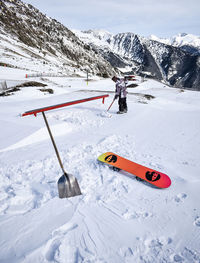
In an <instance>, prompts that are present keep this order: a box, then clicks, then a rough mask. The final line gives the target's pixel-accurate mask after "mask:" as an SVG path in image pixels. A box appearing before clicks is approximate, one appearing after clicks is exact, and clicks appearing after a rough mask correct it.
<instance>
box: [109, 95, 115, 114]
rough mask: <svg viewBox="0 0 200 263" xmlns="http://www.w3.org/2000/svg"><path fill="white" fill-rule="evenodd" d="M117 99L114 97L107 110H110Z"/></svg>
mask: <svg viewBox="0 0 200 263" xmlns="http://www.w3.org/2000/svg"><path fill="white" fill-rule="evenodd" d="M114 101H115V98H114V99H113V101H112V103H111V104H110V106H109V108H108V109H107V111H109V109H110V108H111V107H112V105H113V103H114Z"/></svg>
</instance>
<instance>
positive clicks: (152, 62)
mask: <svg viewBox="0 0 200 263" xmlns="http://www.w3.org/2000/svg"><path fill="white" fill-rule="evenodd" d="M74 32H75V34H77V35H78V36H79V37H80V38H81V39H82V40H83V41H84V42H85V43H87V44H88V45H90V46H92V47H93V49H96V50H98V52H100V53H101V54H102V56H104V58H105V59H107V60H108V61H109V62H110V63H111V65H113V66H114V67H119V68H120V70H122V71H130V72H131V71H133V72H137V73H138V74H141V73H144V72H145V73H146V74H149V75H150V76H152V77H154V78H156V79H158V80H161V81H164V82H165V83H167V84H169V85H172V86H176V87H180V88H182V87H185V88H190V89H196V90H199V89H200V88H199V82H200V63H199V61H200V56H199V55H198V54H197V53H196V52H195V53H194V52H193V53H191V50H192V47H191V48H190V50H189V48H188V45H186V44H183V43H186V42H182V45H181V46H180V45H178V44H175V43H177V42H175V39H174V42H173V45H172V44H170V43H167V42H166V43H163V41H158V39H156V40H155V39H154V40H153V39H147V38H144V37H141V36H138V35H136V34H133V33H120V34H117V35H110V34H108V33H106V34H102V32H101V36H102V35H103V36H104V37H100V36H98V34H97V33H98V32H97V31H96V32H95V34H94V33H93V32H92V31H87V32H81V33H80V32H78V31H74ZM176 39H177V38H176ZM176 41H177V40H176ZM185 41H186V40H185ZM195 43H196V45H197V46H198V41H196V42H195ZM194 48H195V47H194ZM188 50H189V51H190V52H189V51H188Z"/></svg>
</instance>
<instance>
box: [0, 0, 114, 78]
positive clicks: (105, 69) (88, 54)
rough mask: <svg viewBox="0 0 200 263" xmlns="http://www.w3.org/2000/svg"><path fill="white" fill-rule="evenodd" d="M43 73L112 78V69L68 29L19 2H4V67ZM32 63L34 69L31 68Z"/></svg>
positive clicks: (0, 14) (0, 56) (0, 50)
mask: <svg viewBox="0 0 200 263" xmlns="http://www.w3.org/2000/svg"><path fill="white" fill-rule="evenodd" d="M22 58H23V60H24V61H26V62H25V63H24V65H23V67H24V68H26V69H31V70H34V71H36V72H37V71H38V72H40V71H41V70H44V71H46V72H54V73H57V72H62V74H66V75H73V74H81V72H86V71H88V72H90V74H94V75H99V76H103V77H108V76H112V75H113V74H114V69H113V68H112V67H111V65H110V64H109V63H108V62H107V61H106V60H104V59H103V57H101V55H99V54H97V53H96V52H95V51H93V50H92V49H91V47H90V46H88V45H86V44H84V43H83V42H82V41H81V40H80V39H79V38H77V37H76V36H75V35H74V33H72V32H71V31H70V30H69V29H68V28H66V27H65V26H63V25H62V24H60V23H59V22H58V21H56V20H55V19H52V18H50V17H47V16H46V15H44V14H42V13H41V12H40V11H39V10H38V9H36V8H34V7H33V6H32V5H30V4H25V3H23V2H22V1H19V0H14V1H13V0H3V1H0V63H1V64H8V65H9V66H16V67H19V66H20V67H22V65H21V63H20V62H21V59H22ZM30 61H32V68H27V65H29V66H30V63H29V62H30Z"/></svg>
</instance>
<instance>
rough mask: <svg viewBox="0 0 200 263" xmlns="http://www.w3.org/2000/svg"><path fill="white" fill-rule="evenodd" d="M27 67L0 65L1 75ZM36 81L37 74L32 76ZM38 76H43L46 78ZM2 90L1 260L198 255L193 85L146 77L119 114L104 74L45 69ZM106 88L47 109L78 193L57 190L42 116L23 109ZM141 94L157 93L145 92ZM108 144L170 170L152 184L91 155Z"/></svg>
mask: <svg viewBox="0 0 200 263" xmlns="http://www.w3.org/2000/svg"><path fill="white" fill-rule="evenodd" d="M16 71H17V76H18V78H17V80H23V78H24V71H20V70H18V69H7V68H3V67H0V75H1V78H2V79H5V78H8V79H9V80H12V78H13V80H15V79H16V78H15V76H16ZM35 80H39V79H35ZM43 82H44V81H43ZM46 83H47V84H48V88H53V89H54V94H45V93H42V92H40V91H39V90H38V88H36V87H26V88H22V89H21V90H20V91H18V92H16V93H15V94H14V95H12V96H8V97H0V104H1V108H0V124H1V133H0V237H1V238H0V262H1V263H7V262H9V263H11V262H15V263H18V262H20V263H21V262H23V263H25V262H26V263H30V262H34V263H35V262H43V263H44V262H45V263H47V262H60V263H61V262H62V263H66V262H67V263H75V262H76V263H79V262H92V263H97V262H98V263H100V262H102V263H103V262H108V263H118V262H119V263H121V262H131V263H132V262H142V263H147V262H148V263H151V262H159V263H160V262H167V263H168V262H188V263H191V262H200V202H199V200H200V199H199V188H200V174H199V171H200V118H199V116H200V93H199V92H194V91H187V90H185V91H181V90H179V89H175V88H169V87H164V86H163V85H162V84H161V83H158V82H155V81H153V80H148V81H145V82H143V83H140V80H139V78H138V84H139V86H138V87H137V88H134V89H131V88H130V89H129V90H128V91H129V94H128V98H127V101H128V113H127V114H122V115H117V114H116V111H117V110H118V105H117V102H115V103H114V104H113V106H112V108H111V109H110V114H111V117H109V115H108V114H106V109H107V108H108V107H109V105H110V103H111V102H112V99H113V95H114V94H113V93H112V92H113V90H114V85H113V82H112V81H111V80H102V79H95V80H94V81H91V82H89V84H88V85H87V84H86V82H85V80H84V79H83V78H61V77H60V78H59V77H54V78H50V77H49V78H46ZM103 94H109V95H110V96H109V97H108V98H107V99H106V100H105V104H102V101H101V100H96V101H90V102H87V103H82V104H77V105H74V106H69V107H66V108H62V109H58V110H52V111H49V112H47V113H46V116H47V119H48V121H49V124H50V127H51V129H52V133H53V135H54V137H55V141H56V144H57V146H58V148H59V152H60V155H61V158H62V161H63V164H64V167H65V169H66V171H67V172H69V173H71V174H73V175H74V176H75V177H76V178H77V180H78V182H79V185H80V187H81V191H82V195H81V196H77V197H74V198H69V199H59V198H58V192H57V180H58V179H59V177H60V176H61V175H62V171H61V169H60V167H59V164H58V162H57V159H56V155H55V152H54V149H53V146H52V144H51V141H50V138H49V135H48V132H47V130H46V127H45V123H44V121H43V118H42V115H41V114H38V115H37V117H34V116H27V117H21V114H22V113H23V112H25V111H28V110H31V109H35V108H39V107H45V106H49V105H53V104H59V103H64V102H67V101H73V100H78V99H82V98H88V97H93V96H98V95H103ZM145 94H148V95H152V96H154V98H152V99H150V100H149V99H148V98H147V96H144V95H145ZM107 151H112V152H115V153H117V154H119V155H121V156H123V157H125V158H128V159H130V160H132V161H134V162H138V163H140V164H142V165H144V166H148V167H151V168H153V169H156V170H159V171H161V172H163V173H166V174H168V175H169V176H170V178H171V180H172V185H171V186H170V188H168V189H155V188H153V187H151V186H150V185H147V184H145V183H143V182H139V181H137V180H136V179H135V178H134V177H131V176H128V175H127V174H125V173H123V172H120V173H117V172H115V171H113V170H111V169H109V168H108V167H107V166H106V165H103V164H101V163H99V162H98V161H97V157H98V156H99V155H100V154H102V153H103V152H107Z"/></svg>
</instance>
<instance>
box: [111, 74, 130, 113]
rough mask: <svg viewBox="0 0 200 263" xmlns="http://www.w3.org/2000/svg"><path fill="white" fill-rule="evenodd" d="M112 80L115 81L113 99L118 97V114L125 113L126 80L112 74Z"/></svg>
mask: <svg viewBox="0 0 200 263" xmlns="http://www.w3.org/2000/svg"><path fill="white" fill-rule="evenodd" d="M112 80H113V81H114V82H115V97H114V99H117V98H119V100H118V104H119V111H118V112H117V113H118V114H121V113H126V112H127V110H128V109H127V103H126V95H127V91H126V89H127V87H126V84H127V82H126V80H125V79H120V78H117V77H116V76H114V77H113V78H112Z"/></svg>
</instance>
